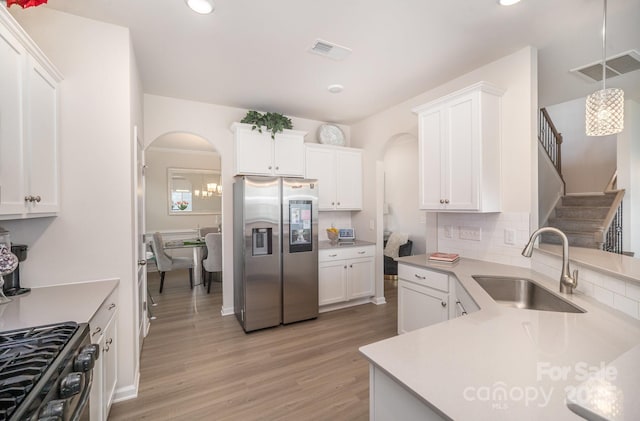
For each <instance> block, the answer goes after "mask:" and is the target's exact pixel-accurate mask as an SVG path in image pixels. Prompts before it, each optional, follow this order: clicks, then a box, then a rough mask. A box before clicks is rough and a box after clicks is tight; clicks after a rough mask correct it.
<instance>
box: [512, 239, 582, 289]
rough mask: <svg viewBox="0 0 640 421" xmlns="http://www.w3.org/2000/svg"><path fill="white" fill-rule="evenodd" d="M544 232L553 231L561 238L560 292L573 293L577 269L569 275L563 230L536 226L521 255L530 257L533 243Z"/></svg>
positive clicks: (576, 281) (567, 242)
mask: <svg viewBox="0 0 640 421" xmlns="http://www.w3.org/2000/svg"><path fill="white" fill-rule="evenodd" d="M545 232H551V233H554V234H556V235H557V236H558V237H560V238H561V239H562V273H561V274H560V292H562V293H564V294H573V289H574V288H576V287H577V286H578V270H577V269H576V270H574V271H573V276H571V270H570V269H569V240H568V239H567V236H566V235H564V232H562V231H560V230H559V229H558V228H554V227H542V228H538V229H537V230H536V231H535V232H534V233H533V234H531V238H529V242H528V243H527V245H526V246H524V249H523V250H522V255H523V256H524V257H531V255H532V254H533V243H534V242H535V241H536V238H538V236H539V235H540V234H542V233H545Z"/></svg>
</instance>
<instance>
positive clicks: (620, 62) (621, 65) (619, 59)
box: [571, 50, 640, 82]
mask: <svg viewBox="0 0 640 421" xmlns="http://www.w3.org/2000/svg"><path fill="white" fill-rule="evenodd" d="M606 65H607V69H606V71H607V79H609V78H612V77H616V76H620V75H622V74H625V73H629V72H633V71H635V70H639V69H640V53H638V52H637V51H636V50H629V51H626V52H624V53H621V54H618V55H615V56H612V57H608V58H607V62H606ZM571 73H575V74H576V75H578V76H581V77H582V78H584V79H586V80H588V81H589V82H593V81H596V82H600V81H602V62H601V61H597V62H595V63H591V64H587V65H586V66H582V67H578V68H575V69H571Z"/></svg>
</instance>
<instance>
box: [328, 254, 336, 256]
mask: <svg viewBox="0 0 640 421" xmlns="http://www.w3.org/2000/svg"><path fill="white" fill-rule="evenodd" d="M336 256H337V254H330V255H329V257H336Z"/></svg>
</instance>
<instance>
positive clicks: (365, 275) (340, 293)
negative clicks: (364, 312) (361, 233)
mask: <svg viewBox="0 0 640 421" xmlns="http://www.w3.org/2000/svg"><path fill="white" fill-rule="evenodd" d="M374 254H375V247H374V246H373V245H366V246H361V247H348V248H344V249H338V248H334V249H327V250H320V252H319V253H318V304H319V305H320V306H327V305H330V304H336V303H350V304H354V305H355V304H361V303H362V302H365V301H366V300H368V299H369V297H371V296H373V295H374V293H375V291H374V278H375V258H374ZM363 299H364V301H363Z"/></svg>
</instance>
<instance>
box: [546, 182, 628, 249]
mask: <svg viewBox="0 0 640 421" xmlns="http://www.w3.org/2000/svg"><path fill="white" fill-rule="evenodd" d="M623 195H624V190H616V191H611V192H605V193H600V194H590V195H574V196H563V197H562V198H561V200H560V202H559V204H558V205H557V206H556V208H555V211H554V213H555V215H554V216H552V217H550V218H549V221H548V223H547V225H548V226H550V227H556V228H558V229H560V230H561V231H562V232H564V233H565V234H566V236H567V238H568V240H569V245H570V246H575V247H584V248H592V249H600V250H602V249H603V246H604V244H605V242H606V236H607V231H608V230H609V227H610V226H611V225H612V221H613V220H614V218H615V215H616V213H617V211H618V208H619V207H620V203H621V201H622V196H623ZM541 241H542V242H543V243H547V244H561V241H560V238H559V237H558V236H556V235H553V234H542V239H541Z"/></svg>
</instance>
